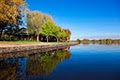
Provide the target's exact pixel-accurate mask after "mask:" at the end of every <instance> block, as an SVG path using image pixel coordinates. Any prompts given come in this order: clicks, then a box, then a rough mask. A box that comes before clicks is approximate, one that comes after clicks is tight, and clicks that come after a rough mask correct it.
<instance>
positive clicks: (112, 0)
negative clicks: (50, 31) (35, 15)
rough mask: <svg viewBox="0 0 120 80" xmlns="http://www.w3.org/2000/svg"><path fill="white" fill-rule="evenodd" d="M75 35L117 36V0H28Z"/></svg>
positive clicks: (119, 18) (119, 32) (119, 28)
mask: <svg viewBox="0 0 120 80" xmlns="http://www.w3.org/2000/svg"><path fill="white" fill-rule="evenodd" d="M27 4H28V8H29V9H30V10H31V11H34V10H38V11H41V12H43V13H48V14H50V15H51V16H52V17H53V20H54V21H55V23H56V24H57V25H59V26H61V27H63V28H68V29H70V30H71V32H72V36H71V37H72V39H76V38H80V39H83V38H90V39H93V38H120V0H27Z"/></svg>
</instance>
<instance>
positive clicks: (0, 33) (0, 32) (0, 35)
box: [0, 29, 3, 38]
mask: <svg viewBox="0 0 120 80" xmlns="http://www.w3.org/2000/svg"><path fill="white" fill-rule="evenodd" d="M2 34H3V29H2V30H1V31H0V38H1V37H2Z"/></svg>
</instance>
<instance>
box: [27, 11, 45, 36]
mask: <svg viewBox="0 0 120 80" xmlns="http://www.w3.org/2000/svg"><path fill="white" fill-rule="evenodd" d="M44 22H45V20H44V15H43V14H42V13H40V12H37V11H35V12H30V13H28V16H27V24H28V27H27V30H28V33H29V34H36V35H39V34H40V29H41V27H42V25H43V24H44Z"/></svg>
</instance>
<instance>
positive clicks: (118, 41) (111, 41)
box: [76, 39, 120, 45]
mask: <svg viewBox="0 0 120 80" xmlns="http://www.w3.org/2000/svg"><path fill="white" fill-rule="evenodd" d="M76 42H79V43H81V44H108V45H109V44H120V39H99V40H89V39H83V40H80V39H77V40H76Z"/></svg>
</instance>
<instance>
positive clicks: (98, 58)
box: [0, 44, 120, 80]
mask: <svg viewBox="0 0 120 80" xmlns="http://www.w3.org/2000/svg"><path fill="white" fill-rule="evenodd" d="M68 49H69V50H68ZM0 80H120V45H99V44H89V45H82V44H80V45H76V46H72V47H70V48H69V47H68V48H67V49H61V50H54V51H49V52H44V53H37V54H31V55H27V56H22V57H12V58H3V59H0Z"/></svg>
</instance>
